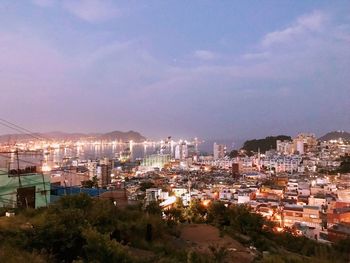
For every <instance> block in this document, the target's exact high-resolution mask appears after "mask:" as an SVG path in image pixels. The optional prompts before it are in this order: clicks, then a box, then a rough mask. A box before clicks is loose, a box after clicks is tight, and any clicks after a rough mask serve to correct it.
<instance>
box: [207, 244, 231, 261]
mask: <svg viewBox="0 0 350 263" xmlns="http://www.w3.org/2000/svg"><path fill="white" fill-rule="evenodd" d="M209 250H210V252H211V253H212V257H213V260H214V262H215V263H221V262H224V260H225V258H226V257H227V254H228V250H227V248H226V247H223V246H218V245H217V246H213V245H211V246H209Z"/></svg>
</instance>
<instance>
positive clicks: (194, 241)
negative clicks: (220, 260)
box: [180, 224, 254, 263]
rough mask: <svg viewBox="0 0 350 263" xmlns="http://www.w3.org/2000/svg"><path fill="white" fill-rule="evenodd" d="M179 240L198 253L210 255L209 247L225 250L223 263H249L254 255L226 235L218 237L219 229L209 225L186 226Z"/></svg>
mask: <svg viewBox="0 0 350 263" xmlns="http://www.w3.org/2000/svg"><path fill="white" fill-rule="evenodd" d="M180 238H181V239H182V240H183V241H184V242H186V243H187V245H188V246H192V248H193V249H194V250H197V251H198V252H200V253H207V254H211V252H210V249H209V247H210V246H213V247H216V248H220V247H225V248H226V249H227V257H226V260H225V262H238V263H239V262H242V263H249V262H252V261H253V260H254V255H253V253H251V251H250V250H249V249H248V248H246V247H244V246H243V245H242V244H241V243H239V242H238V241H236V240H234V239H233V238H231V237H229V236H227V235H224V236H220V231H219V229H217V228H216V227H213V226H211V225H205V224H192V225H186V226H184V227H183V228H182V231H181V237H180Z"/></svg>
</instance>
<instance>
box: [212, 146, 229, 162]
mask: <svg viewBox="0 0 350 263" xmlns="http://www.w3.org/2000/svg"><path fill="white" fill-rule="evenodd" d="M213 155H214V160H217V159H221V158H224V157H225V155H226V145H224V144H217V143H216V142H215V143H214V146H213Z"/></svg>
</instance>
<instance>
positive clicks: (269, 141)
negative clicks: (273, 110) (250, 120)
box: [242, 135, 292, 153]
mask: <svg viewBox="0 0 350 263" xmlns="http://www.w3.org/2000/svg"><path fill="white" fill-rule="evenodd" d="M277 140H281V141H286V140H287V141H291V140H292V138H291V137H290V136H287V135H278V136H269V137H266V138H265V139H254V140H248V141H246V142H245V143H244V144H243V147H242V149H243V150H246V151H253V152H257V151H258V150H259V149H260V152H261V153H264V152H266V151H268V150H271V149H276V141H277Z"/></svg>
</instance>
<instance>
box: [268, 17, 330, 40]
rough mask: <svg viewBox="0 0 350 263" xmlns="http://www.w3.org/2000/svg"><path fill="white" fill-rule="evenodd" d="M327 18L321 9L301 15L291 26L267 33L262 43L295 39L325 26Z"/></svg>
mask: <svg viewBox="0 0 350 263" xmlns="http://www.w3.org/2000/svg"><path fill="white" fill-rule="evenodd" d="M327 20H328V16H327V15H326V14H325V13H323V12H321V11H315V12H313V13H311V14H308V15H304V16H301V17H299V18H298V19H297V20H296V22H294V23H293V24H292V25H291V26H289V27H287V28H285V29H283V30H279V31H274V32H270V33H268V34H266V35H265V37H264V38H263V40H262V45H263V46H265V47H268V46H272V45H274V44H276V43H284V42H288V41H291V40H294V38H295V37H297V36H300V35H303V34H305V33H310V32H318V31H320V30H321V29H322V28H323V26H324V24H325V22H326V21H327Z"/></svg>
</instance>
